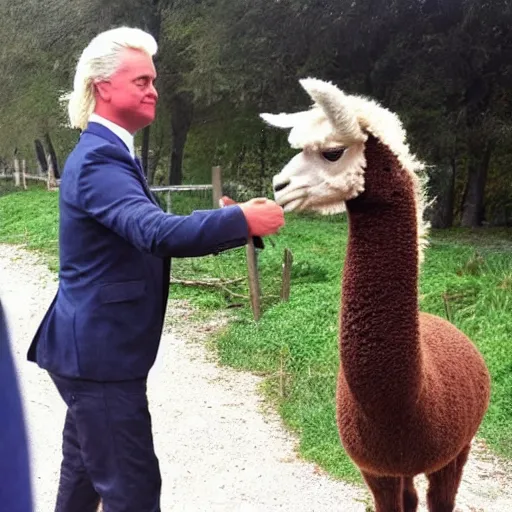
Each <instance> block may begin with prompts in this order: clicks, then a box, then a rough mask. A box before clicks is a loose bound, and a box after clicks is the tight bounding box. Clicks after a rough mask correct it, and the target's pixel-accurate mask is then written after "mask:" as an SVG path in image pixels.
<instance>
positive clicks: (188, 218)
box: [78, 146, 248, 258]
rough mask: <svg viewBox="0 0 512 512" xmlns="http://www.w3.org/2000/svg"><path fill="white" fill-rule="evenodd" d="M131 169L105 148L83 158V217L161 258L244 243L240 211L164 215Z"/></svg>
mask: <svg viewBox="0 0 512 512" xmlns="http://www.w3.org/2000/svg"><path fill="white" fill-rule="evenodd" d="M134 165H135V164H133V165H132V163H131V162H130V161H128V160H127V159H126V158H124V156H121V157H120V156H119V155H117V154H115V150H113V149H111V148H110V147H105V146H103V147H101V148H98V149H96V150H95V151H94V152H93V153H91V154H89V155H88V156H87V158H86V160H85V162H84V164H83V166H82V169H81V171H80V176H79V179H78V197H79V202H80V205H81V207H82V208H83V209H84V210H85V211H86V212H87V214H88V215H90V216H91V217H93V218H94V219H96V220H97V221H98V222H100V223H101V224H103V225H104V226H105V227H107V228H109V229H111V230H112V231H114V232H115V233H117V234H118V235H119V236H121V237H122V238H124V239H125V240H127V241H128V242H129V243H131V244H132V245H134V246H135V247H137V248H138V249H139V250H140V251H143V252H147V253H151V254H153V255H155V256H159V257H161V258H168V257H173V258H176V257H193V256H204V255H207V254H216V253H219V252H221V251H224V250H227V249H232V248H234V247H240V246H242V245H245V244H246V243H247V239H248V226H247V222H246V220H245V217H244V214H243V212H242V210H241V208H240V207H238V206H236V205H234V206H228V207H224V208H219V209H218V210H203V211H201V210H200V211H195V212H193V213H192V214H190V215H172V214H168V213H166V212H164V211H162V210H161V209H160V208H159V207H158V206H156V205H155V204H154V203H153V202H152V201H151V200H150V199H149V198H148V197H147V195H146V194H145V191H144V188H143V185H142V183H141V181H140V179H141V178H139V177H138V175H137V171H136V169H135V168H134Z"/></svg>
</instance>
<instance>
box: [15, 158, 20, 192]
mask: <svg viewBox="0 0 512 512" xmlns="http://www.w3.org/2000/svg"><path fill="white" fill-rule="evenodd" d="M14 186H15V187H19V186H20V161H19V160H18V157H17V156H15V157H14Z"/></svg>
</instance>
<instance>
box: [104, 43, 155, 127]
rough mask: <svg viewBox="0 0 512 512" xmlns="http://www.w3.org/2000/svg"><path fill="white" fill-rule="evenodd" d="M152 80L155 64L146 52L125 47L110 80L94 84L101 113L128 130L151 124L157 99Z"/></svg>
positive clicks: (153, 79)
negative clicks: (119, 62) (118, 64)
mask: <svg viewBox="0 0 512 512" xmlns="http://www.w3.org/2000/svg"><path fill="white" fill-rule="evenodd" d="M155 79H156V71H155V66H154V64H153V59H152V58H151V57H150V56H149V55H147V54H146V53H144V52H142V51H139V50H133V49H127V50H125V52H124V54H123V57H122V61H121V64H120V66H119V69H118V70H117V71H116V72H115V73H114V74H113V75H112V76H111V77H110V79H109V80H106V81H101V82H99V83H97V84H96V90H97V93H98V95H99V97H98V98H97V100H98V102H101V103H102V109H101V110H102V113H103V114H104V115H105V114H106V115H107V116H108V118H109V119H110V120H112V121H114V122H116V123H117V124H119V125H121V126H122V127H123V128H126V129H127V130H128V131H129V132H130V133H135V132H136V131H138V130H140V129H141V128H144V127H145V126H147V125H149V124H151V123H152V122H153V120H154V119H155V111H156V103H157V100H158V93H157V91H156V89H155V86H154V82H155Z"/></svg>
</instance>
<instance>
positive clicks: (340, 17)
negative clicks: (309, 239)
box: [0, 0, 512, 227]
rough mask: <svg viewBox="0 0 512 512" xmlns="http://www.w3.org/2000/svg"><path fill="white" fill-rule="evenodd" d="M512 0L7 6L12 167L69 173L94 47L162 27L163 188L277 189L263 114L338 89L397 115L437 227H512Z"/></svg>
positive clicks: (147, 161)
mask: <svg viewBox="0 0 512 512" xmlns="http://www.w3.org/2000/svg"><path fill="white" fill-rule="evenodd" d="M511 4H512V2H510V1H509V0H494V1H492V2H491V1H490V0H451V1H450V2H442V1H439V0H414V1H411V0H270V1H269V0H251V1H250V0H239V1H237V2H233V1H232V0H143V1H135V0H113V1H111V2H108V3H102V2H101V1H100V0H71V1H70V0H18V1H17V2H16V3H15V5H14V6H13V5H12V3H11V2H8V1H7V0H0V44H1V47H2V52H0V69H1V70H2V77H3V83H2V88H1V91H0V95H1V102H0V158H1V159H2V160H4V161H7V162H9V161H10V160H11V159H12V155H13V153H14V151H15V150H18V151H19V152H22V153H23V155H24V156H25V157H26V158H27V159H28V161H29V163H30V165H36V150H35V148H36V145H35V141H36V140H37V141H38V144H39V145H42V146H43V147H44V150H45V151H46V152H47V153H49V154H50V155H52V154H53V158H54V159H55V160H56V161H57V162H58V164H60V165H62V163H63V161H64V159H65V157H66V154H67V152H68V151H69V150H70V148H71V147H72V145H73V144H74V142H75V141H76V139H77V136H78V133H77V132H76V131H73V130H70V129H69V128H67V126H66V112H65V110H64V109H63V107H62V105H61V104H60V103H59V97H60V96H61V94H62V93H64V92H65V91H67V90H69V88H70V86H71V81H72V76H73V72H74V65H75V63H76V59H77V58H78V55H79V52H80V51H81V49H82V48H83V46H84V45H85V44H86V43H87V42H88V40H89V39H90V38H92V37H93V36H94V35H95V34H96V33H97V32H99V31H101V30H105V29H107V28H110V27H112V26H116V25H120V24H129V25H135V26H140V27H142V28H145V29H147V30H149V31H150V32H151V33H153V35H154V36H155V37H156V38H157V40H158V41H159V45H160V50H159V53H158V57H157V59H156V65H157V70H158V73H159V79H158V81H159V83H158V88H159V92H160V97H161V102H160V104H159V107H158V117H157V121H156V122H155V123H154V124H153V125H152V126H151V128H150V129H147V130H145V131H144V132H143V133H141V134H139V135H138V145H139V150H140V152H141V153H142V157H143V163H144V167H145V169H146V172H147V174H148V179H149V180H150V181H152V182H159V183H163V182H171V183H181V182H182V181H188V182H193V181H196V182H198V181H204V180H205V179H207V177H208V173H209V169H210V167H211V165H214V164H221V165H222V166H223V168H224V172H225V177H226V180H230V181H236V182H238V183H242V184H244V185H245V186H246V187H249V188H250V189H251V190H253V191H254V193H265V192H267V191H268V187H269V179H270V176H271V174H273V172H274V171H275V170H276V169H277V168H278V167H279V166H280V165H282V163H283V162H284V161H285V160H286V159H287V158H289V156H290V150H289V148H288V146H287V143H286V137H285V134H283V133H276V132H275V131H273V130H268V129H267V128H266V127H265V126H264V125H263V124H262V123H261V122H260V120H259V119H258V116H257V114H258V113H259V112H262V111H278V110H286V109H290V110H298V109H300V108H303V107H305V106H306V105H307V104H308V99H307V97H306V95H305V94H304V93H303V91H302V90H301V89H300V87H299V85H298V81H297V80H298V78H301V77H304V76H316V77H318V78H323V79H328V80H333V81H334V82H335V83H337V84H338V85H339V86H341V87H343V88H344V89H345V90H347V91H348V92H350V93H360V94H368V95H371V96H372V97H375V98H376V99H378V100H380V101H382V102H383V103H384V104H385V105H386V106H387V107H389V108H390V109H393V110H395V111H397V112H398V113H399V114H400V116H401V117H402V119H403V120H404V122H405V124H406V128H407V129H408V132H409V137H410V141H411V145H412V147H413V149H414V150H415V151H416V152H417V153H419V155H420V156H421V157H422V158H423V159H425V160H426V161H427V162H428V164H429V165H430V176H431V182H430V184H431V189H432V193H433V194H435V195H436V196H437V198H438V200H437V203H436V206H435V208H434V210H433V213H432V221H433V223H434V225H435V226H437V227H449V226H451V225H452V224H453V223H456V224H458V223H460V224H462V225H463V226H480V225H482V224H483V223H492V224H506V223H508V224H510V223H512V180H511V177H512V172H511V170H510V169H511V163H512V162H511V159H512V157H511V152H510V151H509V150H508V148H509V147H510V145H511V142H512V140H511V133H512V132H511V123H512V119H511V100H512V93H511V91H512V88H511V87H510V86H511V80H512V73H511V66H512V64H511V63H512V58H511V57H512V35H511V33H510V30H507V29H508V27H510V22H511V21H512V12H511V11H512V5H511Z"/></svg>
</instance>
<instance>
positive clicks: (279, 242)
mask: <svg viewBox="0 0 512 512" xmlns="http://www.w3.org/2000/svg"><path fill="white" fill-rule="evenodd" d="M191 197H192V196H188V197H187V196H183V197H182V198H179V197H177V198H176V199H174V198H173V207H174V208H175V209H176V210H177V211H178V212H180V213H187V212H188V211H190V210H191V209H192V206H191V204H192V202H191V201H192V199H191ZM57 198H58V195H57V193H56V192H54V193H48V192H45V191H44V190H37V189H32V190H29V191H27V192H20V193H15V194H8V195H5V196H3V197H0V219H2V221H1V224H0V242H8V243H22V244H26V245H27V246H28V247H29V248H31V249H37V250H40V251H42V252H43V253H44V254H45V255H47V256H48V257H49V260H48V261H49V264H50V266H51V268H52V269H55V268H56V263H57V216H58V210H57ZM210 204H211V199H210V198H209V197H207V196H204V195H203V196H201V198H200V202H199V203H196V204H195V206H194V207H199V208H204V207H209V205H210ZM346 240H347V226H346V223H345V221H344V220H343V218H341V217H336V218H318V217H315V216H305V217H300V218H299V217H296V216H293V215H290V216H287V225H286V227H285V228H284V229H283V230H282V232H281V233H280V234H279V235H277V236H274V237H271V238H270V239H266V241H265V242H266V248H265V249H264V250H263V251H261V252H260V253H259V268H260V277H261V287H262V292H263V294H264V296H265V297H264V299H263V315H262V318H261V320H260V322H259V323H258V324H256V323H255V322H254V321H253V320H252V316H251V311H250V308H249V305H248V301H247V300H246V299H244V298H240V297H238V296H237V295H247V293H248V292H247V281H246V262H245V250H244V249H237V250H234V251H230V252H227V253H223V254H220V255H219V256H211V257H204V258H197V259H182V260H174V262H173V276H174V277H176V278H181V279H201V278H204V277H220V278H225V279H233V278H243V280H242V281H241V282H239V283H235V284H232V285H229V287H228V288H229V290H230V292H233V293H230V292H228V291H226V290H210V289H207V288H203V287H186V286H178V285H175V286H173V287H172V290H171V295H172V297H174V298H179V297H183V298H189V299H191V300H192V301H193V302H194V303H195V304H196V305H198V306H200V308H201V309H203V310H204V311H207V312H210V313H213V314H214V313H215V311H218V310H220V309H226V308H229V311H231V312H232V317H233V321H232V322H231V324H230V325H229V327H228V328H227V329H226V330H224V331H223V332H221V333H219V334H218V335H216V338H215V340H214V341H215V344H216V347H217V349H218V353H219V356H220V359H221V361H222V362H223V363H224V364H227V365H230V366H233V367H236V368H242V369H247V370H250V371H254V372H257V373H259V374H261V375H264V376H265V377H266V379H265V391H266V392H267V395H268V397H269V399H270V400H272V401H273V403H274V404H275V405H276V406H277V408H278V410H279V411H280V413H281V415H282V417H283V419H284V421H285V423H286V424H287V425H288V426H289V427H290V428H292V429H293V430H295V431H296V432H298V434H299V436H300V451H301V453H302V455H303V456H304V457H305V458H307V459H309V460H312V461H315V462H317V463H318V464H319V465H320V466H322V467H323V468H325V469H326V470H328V471H329V472H330V473H331V474H333V475H335V476H339V477H342V478H344V479H346V480H353V481H360V478H359V474H358V472H357V471H356V470H355V469H354V466H353V465H352V463H351V462H350V461H349V459H348V458H347V456H346V455H345V454H344V452H343V450H342V449H341V447H340V443H339V441H338V436H337V432H336V423H335V404H334V390H335V381H336V373H337V367H338V353H337V336H338V334H337V329H338V310H339V303H340V275H341V267H342V264H343V259H344V256H345V245H346ZM285 248H289V249H291V250H292V252H293V256H294V265H293V271H292V290H291V298H290V301H289V302H286V303H282V302H280V301H279V299H278V295H279V289H280V274H281V264H282V257H283V251H284V249H285ZM234 294H237V295H234ZM420 294H421V307H422V309H423V310H424V311H428V312H431V313H435V314H438V315H440V316H443V317H448V318H449V319H450V320H451V321H452V322H453V323H454V324H455V325H456V326H457V327H459V328H460V329H462V330H463V331H464V332H465V333H466V334H468V335H469V336H470V337H471V338H472V339H473V340H474V341H475V343H476V344H477V345H478V347H479V348H480V350H481V351H482V353H483V355H484V357H485V359H486V361H487V363H488V365H489V368H490V371H491V373H492V378H493V392H492V403H491V406H490V409H489V412H488V414H487V416H486V418H485V420H484V423H483V425H482V428H481V430H480V437H482V438H484V439H485V440H486V441H487V443H488V444H489V446H490V447H491V448H492V449H493V450H494V451H495V452H496V453H498V454H500V455H502V456H505V457H507V458H512V391H511V390H512V230H510V229H509V230H506V229H487V230H476V231H471V230H460V229H454V230H449V231H443V232H434V233H433V234H432V239H431V243H430V247H429V249H428V250H427V253H426V261H425V263H424V265H423V270H422V275H421V282H420Z"/></svg>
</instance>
